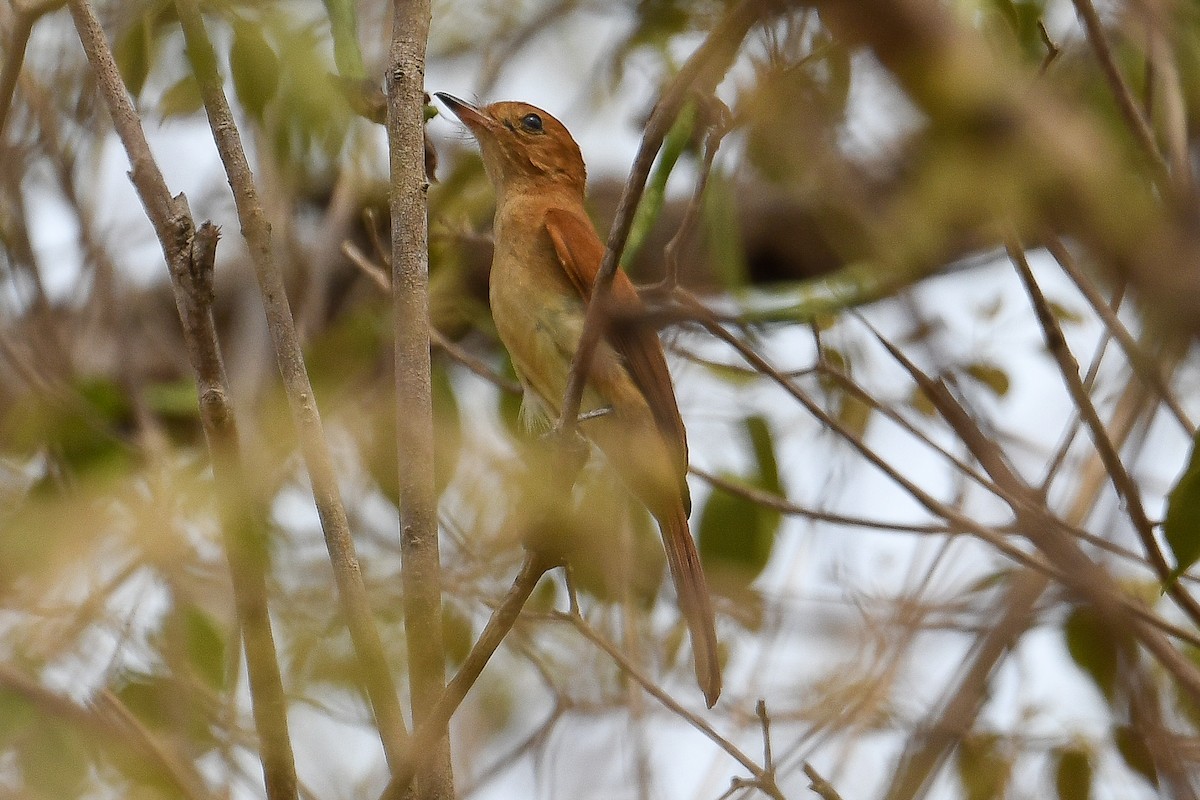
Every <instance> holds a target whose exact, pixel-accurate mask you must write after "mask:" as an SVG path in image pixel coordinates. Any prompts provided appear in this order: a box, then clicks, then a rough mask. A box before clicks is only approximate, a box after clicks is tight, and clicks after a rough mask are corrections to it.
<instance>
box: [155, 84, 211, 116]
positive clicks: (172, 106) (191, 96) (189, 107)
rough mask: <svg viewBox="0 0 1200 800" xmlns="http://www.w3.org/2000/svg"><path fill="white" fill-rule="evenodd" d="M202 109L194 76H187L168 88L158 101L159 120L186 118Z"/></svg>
mask: <svg viewBox="0 0 1200 800" xmlns="http://www.w3.org/2000/svg"><path fill="white" fill-rule="evenodd" d="M203 107H204V98H203V97H201V96H200V84H199V83H197V82H196V78H195V76H194V75H191V74H188V75H185V76H184V77H182V78H180V79H179V80H178V81H176V82H175V84H174V85H173V86H171V87H170V88H168V89H167V90H166V91H165V92H163V95H162V97H161V98H159V101H158V115H159V118H160V119H169V118H171V117H186V116H190V115H191V114H195V113H196V112H197V111H199V110H200V109H201V108H203Z"/></svg>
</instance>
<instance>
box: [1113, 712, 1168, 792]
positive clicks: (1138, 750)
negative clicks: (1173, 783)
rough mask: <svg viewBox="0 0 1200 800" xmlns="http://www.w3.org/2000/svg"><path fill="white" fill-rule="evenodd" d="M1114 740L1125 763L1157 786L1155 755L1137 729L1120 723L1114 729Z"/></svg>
mask: <svg viewBox="0 0 1200 800" xmlns="http://www.w3.org/2000/svg"><path fill="white" fill-rule="evenodd" d="M1113 742H1114V743H1115V744H1116V745H1117V752H1118V753H1120V754H1121V758H1122V759H1124V761H1125V764H1126V765H1128V767H1129V768H1130V769H1132V770H1133V771H1134V772H1137V773H1138V774H1139V775H1141V776H1142V777H1143V778H1145V779H1146V780H1148V781H1150V785H1152V786H1154V787H1156V788H1157V787H1158V770H1157V769H1156V768H1155V766H1154V756H1153V755H1152V754H1151V753H1150V749H1149V748H1148V747H1147V746H1146V741H1145V740H1144V739H1143V738H1142V737H1141V736H1139V735H1138V733H1137V731H1135V730H1134V729H1133V728H1132V727H1131V726H1129V725H1118V726H1117V727H1116V728H1114V729H1113Z"/></svg>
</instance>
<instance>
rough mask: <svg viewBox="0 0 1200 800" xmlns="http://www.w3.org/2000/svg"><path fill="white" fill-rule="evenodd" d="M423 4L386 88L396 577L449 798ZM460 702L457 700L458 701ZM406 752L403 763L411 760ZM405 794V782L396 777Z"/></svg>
mask: <svg viewBox="0 0 1200 800" xmlns="http://www.w3.org/2000/svg"><path fill="white" fill-rule="evenodd" d="M429 5H430V4H429V0H394V2H393V3H392V15H393V16H392V40H391V48H390V51H389V54H388V70H387V83H386V91H387V97H388V104H387V110H388V113H387V131H388V162H389V166H390V176H391V182H390V187H391V191H390V193H389V207H390V210H391V232H392V247H391V254H392V314H393V324H394V330H395V341H396V348H395V362H394V364H395V381H396V408H395V413H396V452H397V463H398V464H399V470H398V473H399V482H400V486H399V492H400V494H399V498H400V499H399V504H398V505H399V514H400V551H401V557H402V573H401V579H402V582H403V585H404V634H405V640H406V641H407V643H408V669H409V693H410V700H411V703H412V720H413V727H414V728H415V729H418V730H419V729H421V728H422V727H423V726H425V725H426V724H427V723H429V722H430V721H433V722H435V723H436V724H435V725H434V727H433V728H432V732H431V733H426V734H425V735H426V736H427V739H426V740H425V741H424V742H423V743H422V744H421V745H420V749H419V750H418V752H420V753H421V755H422V756H423V757H424V756H428V757H427V758H423V759H422V760H421V761H420V762H419V763H418V764H417V766H416V769H415V774H416V796H417V798H419V799H420V800H450V799H451V798H453V797H454V778H453V774H452V773H451V767H450V740H449V737H448V736H447V735H446V733H447V729H446V726H447V723H448V721H449V715H447V716H446V719H445V720H436V719H435V718H434V717H433V710H434V707H435V705H436V704H437V702H438V697H439V695H442V694H443V693H444V689H445V673H446V664H445V653H444V651H443V648H442V578H441V564H440V558H439V553H438V518H437V491H436V489H435V487H434V477H433V466H434V434H433V400H432V390H431V385H430V359H429V330H430V324H429V213H428V197H427V192H428V190H429V183H428V181H427V178H426V174H425V120H424V114H423V109H424V104H425V87H424V82H425V50H426V47H427V46H428V41H429V18H430V8H429ZM455 705H456V706H457V703H455ZM412 752H413V750H412V748H411V747H410V748H409V749H408V753H409V758H406V760H405V765H404V766H400V765H396V766H397V767H398V768H399V769H400V770H401V771H402V770H404V769H407V768H408V766H407V764H408V762H409V761H411V753H412ZM397 786H398V787H402V789H403V790H407V787H408V781H407V780H401V781H398V782H397Z"/></svg>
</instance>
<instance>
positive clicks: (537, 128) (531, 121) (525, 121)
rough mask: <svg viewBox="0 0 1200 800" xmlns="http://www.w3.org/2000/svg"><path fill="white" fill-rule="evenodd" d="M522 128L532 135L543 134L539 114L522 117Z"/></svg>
mask: <svg viewBox="0 0 1200 800" xmlns="http://www.w3.org/2000/svg"><path fill="white" fill-rule="evenodd" d="M521 127H522V128H524V129H525V130H527V131H529V132H530V133H542V130H543V129H542V118H541V117H539V116H538V115H537V114H526V115H525V116H523V117H521Z"/></svg>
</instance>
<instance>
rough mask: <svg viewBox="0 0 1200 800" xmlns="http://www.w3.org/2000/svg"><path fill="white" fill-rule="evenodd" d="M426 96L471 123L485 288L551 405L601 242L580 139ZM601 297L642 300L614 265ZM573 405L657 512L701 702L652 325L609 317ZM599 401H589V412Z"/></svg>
mask: <svg viewBox="0 0 1200 800" xmlns="http://www.w3.org/2000/svg"><path fill="white" fill-rule="evenodd" d="M436 96H437V97H438V98H439V99H440V100H441V101H442V102H443V103H445V104H446V106H447V107H448V108H449V109H450V110H451V111H452V112H454V114H455V116H457V117H458V118H459V119H460V120H462V122H463V124H465V125H466V126H467V128H469V129H470V131H471V133H472V134H474V136H475V139H476V140H478V142H479V147H480V150H481V151H482V153H483V165H484V169H485V170H486V171H487V174H488V177H489V178H490V179H491V181H492V184H493V185H494V186H495V189H496V218H495V225H494V231H493V236H494V239H495V255H494V257H493V260H492V274H491V283H490V289H489V294H490V300H491V306H492V317H493V318H494V320H495V323H496V330H497V331H498V332H499V334H500V339H501V340H502V341H503V342H504V346H505V347H506V348H508V352H509V354H510V356H511V357H512V361H513V366H514V367H515V368H516V372H517V376H518V378H519V379H520V381H521V384H522V385H523V386H524V388H525V396H526V402H529V401H531V400H532V401H535V402H537V403H539V404H540V406H541V407H542V408H543V409H544V410H546V411H547V412H549V413H550V414H552V415H553V416H555V417H557V416H558V414H559V412H560V410H561V407H562V400H563V395H564V393H565V391H566V386H567V378H568V374H569V372H570V365H571V359H572V357H573V356H574V354H575V351H576V349H577V348H578V344H579V339H580V336H581V334H582V332H583V324H584V316H585V312H586V303H587V300H588V298H589V297H590V296H591V291H592V283H593V281H594V279H595V277H596V273H597V272H598V271H599V269H600V262H601V260H602V259H603V257H604V245H603V244H602V243H601V241H600V238H599V236H597V235H596V229H595V228H594V227H593V226H592V222H591V220H590V219H589V218H588V216H587V213H586V212H585V211H584V204H583V202H584V183H585V180H586V174H585V169H584V164H583V156H582V154H581V153H580V151H579V145H577V144H576V143H575V140H574V139H572V138H571V134H570V133H568V132H567V129H566V128H565V127H563V124H562V123H561V122H559V121H558V120H557V119H555V118H554V117H552V116H550V115H549V114H547V113H546V112H545V111H542V110H541V109H540V108H536V107H534V106H531V105H528V104H527V103H512V102H504V103H493V104H492V105H489V106H486V107H484V108H478V107H476V106H474V105H471V104H470V103H467V102H465V101H463V100H460V99H458V98H457V97H453V96H452V95H448V94H445V93H442V92H438V93H437V94H436ZM611 305H612V309H613V311H614V313H616V314H619V315H621V316H622V318H624V319H626V320H627V319H630V318H636V316H637V314H638V313H639V312H640V311H641V310H642V303H641V300H640V298H639V297H638V294H637V291H636V290H635V289H634V287H633V284H632V283H631V282H630V281H629V278H628V277H627V276H626V275H625V273H624V272H622V271H620V270H618V271H617V273H616V278H615V280H614V281H613V284H612V299H611ZM580 411H581V412H583V413H584V414H585V415H586V418H585V419H584V420H583V421H582V422H581V423H580V426H579V430H580V432H581V433H582V434H583V435H584V436H586V437H587V438H588V439H590V440H591V441H592V442H594V443H595V444H596V445H597V446H599V448H600V450H601V451H602V452H603V453H604V454H605V456H606V458H607V459H608V461H609V463H611V464H612V465H613V466H614V467H615V468H616V470H617V472H618V473H619V474H620V476H621V479H622V481H623V482H624V483H625V485H626V486H627V487H628V488H629V489H630V490H631V491H632V493H633V494H634V495H635V496H636V497H638V498H639V499H640V500H641V501H642V502H643V503H645V504H646V507H647V508H648V509H649V510H650V512H651V513H652V514H653V515H654V517H655V519H656V520H657V521H658V526H659V530H660V531H661V533H662V540H663V546H664V548H665V549H666V552H667V563H668V565H669V566H670V570H671V577H672V579H673V580H674V582H675V591H676V593H677V594H678V596H679V606H680V609H681V610H682V612H683V616H684V619H685V620H686V621H687V625H688V630H689V632H690V633H691V638H692V650H693V652H694V655H695V666H696V678H697V681H698V682H699V684H700V689H701V690H702V691H703V692H704V697H705V700H707V702H708V706H709V707H710V708H711V707H712V705H713V704H714V703H716V702H717V697H718V696H719V695H720V693H721V668H720V664H719V663H718V659H717V635H716V629H715V627H714V624H713V611H712V600H711V598H710V597H709V593H708V585H707V583H706V582H705V579H704V573H703V571H702V570H701V568H700V557H699V554H698V553H697V552H696V545H695V542H694V541H693V540H692V534H691V530H690V529H689V528H688V519H687V518H688V512H689V511H690V509H691V497H690V496H689V494H688V487H687V481H686V475H687V464H688V461H687V439H686V434H685V432H684V428H683V420H682V419H681V418H680V416H679V407H678V406H677V405H676V402H675V392H674V389H673V388H672V385H671V375H670V373H669V372H668V370H667V361H666V358H665V357H664V356H663V350H662V344H661V343H660V342H659V340H658V336H657V334H656V333H655V331H654V330H653V329H651V328H648V327H646V326H642V325H621V326H616V325H613V326H610V327H609V330H608V331H607V333H606V336H605V339H604V340H603V341H602V342H601V344H600V346H599V347H597V349H596V351H595V354H594V357H593V358H592V361H591V365H590V371H589V372H588V376H587V382H586V385H585V390H584V394H583V402H582V403H581V406H580ZM591 411H595V412H598V413H596V414H594V415H592V414H587V412H591Z"/></svg>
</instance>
